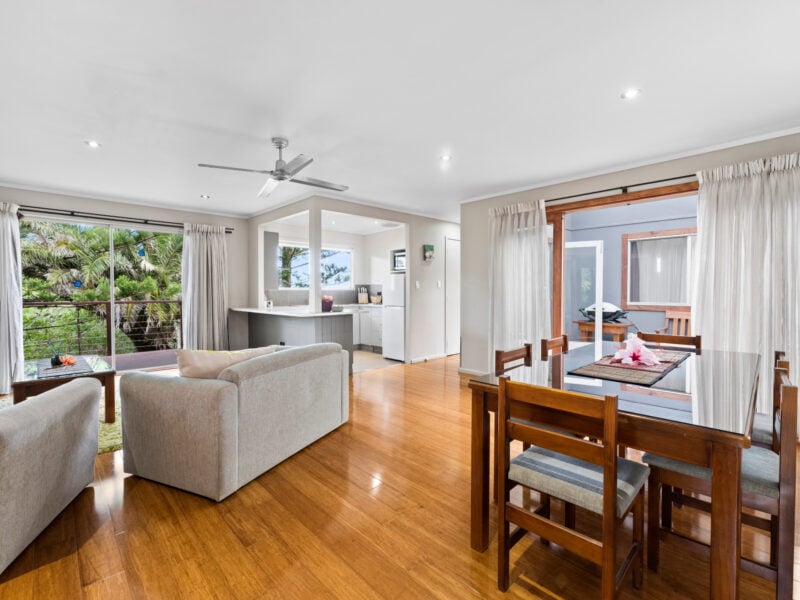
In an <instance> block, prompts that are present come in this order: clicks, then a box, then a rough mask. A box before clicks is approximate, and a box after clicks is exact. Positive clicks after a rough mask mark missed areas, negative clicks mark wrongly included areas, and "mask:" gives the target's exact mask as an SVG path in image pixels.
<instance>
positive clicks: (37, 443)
mask: <svg viewBox="0 0 800 600" xmlns="http://www.w3.org/2000/svg"><path fill="white" fill-rule="evenodd" d="M99 405H100V382H99V381H97V380H96V379H91V378H82V379H75V380H74V381H70V382H69V383H66V384H64V385H62V386H59V387H57V388H55V389H52V390H50V391H48V392H45V393H43V394H39V395H38V396H34V397H32V398H28V399H27V400H25V402H20V403H19V404H15V405H14V406H10V407H8V408H4V409H3V410H0V572H3V571H4V570H5V569H6V567H8V565H10V564H11V563H12V562H13V561H14V559H15V558H16V557H17V556H18V555H19V554H20V553H21V552H22V551H23V550H24V549H25V548H26V547H27V546H28V545H29V544H30V543H31V542H32V541H33V540H34V539H35V538H36V536H38V535H39V534H40V533H41V532H42V531H43V530H44V529H45V528H46V527H47V526H48V525H49V524H50V522H51V521H52V520H53V519H55V518H56V517H57V516H58V515H59V513H60V512H61V511H62V510H64V509H65V508H66V507H67V505H68V504H69V503H70V502H72V500H73V499H74V498H75V497H76V496H77V495H78V494H79V493H80V492H81V491H82V490H83V489H84V488H85V487H86V486H87V485H89V484H90V483H91V482H92V480H93V479H94V460H95V457H96V456H97V425H98V424H97V417H98V415H97V413H98V410H99Z"/></svg>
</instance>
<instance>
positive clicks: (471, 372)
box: [458, 367, 489, 375]
mask: <svg viewBox="0 0 800 600" xmlns="http://www.w3.org/2000/svg"><path fill="white" fill-rule="evenodd" d="M458 372H459V373H462V374H464V375H486V374H487V373H488V372H489V371H488V370H486V371H476V370H474V369H465V368H464V367H459V369H458Z"/></svg>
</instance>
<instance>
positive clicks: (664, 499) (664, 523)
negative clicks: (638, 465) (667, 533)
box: [650, 469, 672, 529]
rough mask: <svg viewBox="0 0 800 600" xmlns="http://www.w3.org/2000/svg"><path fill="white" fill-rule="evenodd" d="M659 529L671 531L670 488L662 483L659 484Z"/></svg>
mask: <svg viewBox="0 0 800 600" xmlns="http://www.w3.org/2000/svg"><path fill="white" fill-rule="evenodd" d="M650 472H651V473H652V469H651V471H650ZM659 483H660V482H659ZM661 527H663V528H664V529H672V486H671V485H666V484H664V483H662V484H661Z"/></svg>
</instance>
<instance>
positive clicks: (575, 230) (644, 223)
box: [564, 196, 697, 339]
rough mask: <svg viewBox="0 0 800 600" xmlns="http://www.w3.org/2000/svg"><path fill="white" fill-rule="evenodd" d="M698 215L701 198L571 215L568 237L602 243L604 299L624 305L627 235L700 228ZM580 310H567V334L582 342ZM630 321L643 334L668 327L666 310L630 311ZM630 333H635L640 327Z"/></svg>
mask: <svg viewBox="0 0 800 600" xmlns="http://www.w3.org/2000/svg"><path fill="white" fill-rule="evenodd" d="M696 215H697V196H688V197H685V198H672V199H669V200H659V201H657V202H647V203H645V204H632V205H630V206H620V207H612V208H604V209H598V210H587V211H584V212H578V213H572V214H570V215H567V218H566V219H565V224H564V229H565V238H566V241H567V242H579V241H592V240H602V242H603V267H604V268H603V300H604V301H605V302H610V303H611V304H615V305H617V306H622V236H623V234H626V233H641V232H646V231H664V230H666V229H683V228H686V227H696V226H697V218H696ZM564 277H565V278H566V277H568V274H567V273H565V274H564ZM578 308H583V307H579V306H572V307H570V306H565V307H564V310H565V313H566V317H565V321H566V325H567V329H566V333H567V335H569V337H570V339H579V334H578V326H577V325H575V324H574V323H573V321H574V320H575V319H582V318H583V317H582V316H581V314H580V313H579V312H578ZM628 318H629V320H630V321H632V322H633V323H634V324H635V325H637V326H638V328H639V329H641V330H642V331H653V330H654V329H656V328H657V327H663V326H664V312H663V311H645V310H635V311H629V312H628ZM629 331H630V332H635V331H636V328H631V329H630V330H629ZM607 339H610V338H608V337H607Z"/></svg>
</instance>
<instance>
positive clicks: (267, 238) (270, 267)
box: [264, 231, 280, 291]
mask: <svg viewBox="0 0 800 600" xmlns="http://www.w3.org/2000/svg"><path fill="white" fill-rule="evenodd" d="M279 238H280V236H279V234H278V233H276V232H274V231H265V232H264V290H265V291H266V290H275V289H278V287H279V283H278V282H279V273H278V260H277V256H278V242H279Z"/></svg>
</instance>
